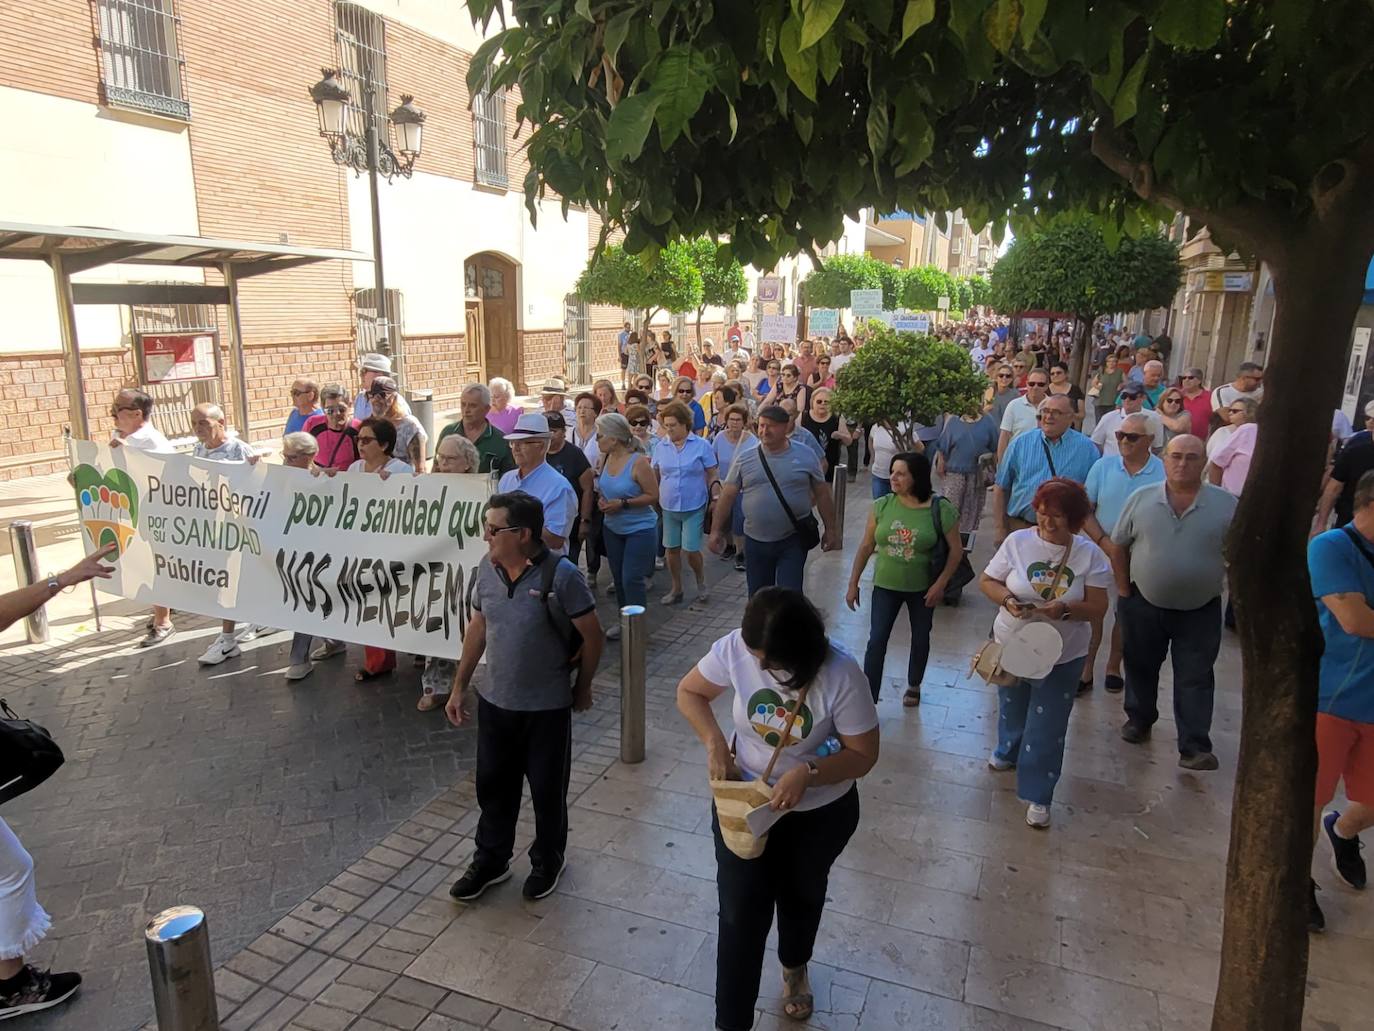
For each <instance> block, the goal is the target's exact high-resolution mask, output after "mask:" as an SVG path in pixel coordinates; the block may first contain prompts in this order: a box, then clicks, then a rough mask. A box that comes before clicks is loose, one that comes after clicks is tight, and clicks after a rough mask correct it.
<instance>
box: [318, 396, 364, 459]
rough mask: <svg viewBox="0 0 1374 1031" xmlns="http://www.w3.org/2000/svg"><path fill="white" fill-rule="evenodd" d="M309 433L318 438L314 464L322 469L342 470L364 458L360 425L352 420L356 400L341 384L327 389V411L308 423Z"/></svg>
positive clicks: (325, 401) (325, 399) (325, 409)
mask: <svg viewBox="0 0 1374 1031" xmlns="http://www.w3.org/2000/svg"><path fill="white" fill-rule="evenodd" d="M306 432H307V433H309V434H310V435H311V436H312V437H314V438H315V443H316V444H317V445H318V449H317V450H316V452H315V457H314V464H315V465H317V466H319V467H320V468H322V469H333V470H335V471H336V472H337V471H343V470H345V469H347V468H348V467H349V466H350V465H352V464H353V463H354V462H356V461H357V460H358V459H359V458H361V457H362V455H360V454H359V453H358V425H357V422H356V421H355V420H354V419H353V403H352V402H351V401H350V400H349V398H348V396H347V395H346V394H345V393H344V391H343V388H342V387H326V388H325V390H324V414H323V415H322V416H320V417H319V418H318V419H314V420H311V422H310V423H308V424H307V428H306Z"/></svg>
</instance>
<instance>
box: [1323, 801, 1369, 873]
mask: <svg viewBox="0 0 1374 1031" xmlns="http://www.w3.org/2000/svg"><path fill="white" fill-rule="evenodd" d="M1340 818H1341V814H1340V813H1337V812H1330V813H1327V814H1326V815H1325V816H1323V817H1322V826H1323V827H1325V828H1326V840H1327V841H1329V842H1331V853H1332V865H1333V866H1334V867H1335V868H1336V873H1338V874H1340V878H1341V880H1343V881H1345V883H1346V884H1348V885H1350V886H1351V887H1352V888H1354V889H1355V890H1356V891H1363V890H1364V884H1365V871H1364V860H1363V859H1361V858H1360V849H1362V848H1364V843H1363V842H1361V841H1360V836H1359V835H1358V834H1357V835H1355V836H1354V837H1353V838H1343V837H1341V836H1340V835H1339V834H1337V833H1336V821H1337V820H1339V819H1340Z"/></svg>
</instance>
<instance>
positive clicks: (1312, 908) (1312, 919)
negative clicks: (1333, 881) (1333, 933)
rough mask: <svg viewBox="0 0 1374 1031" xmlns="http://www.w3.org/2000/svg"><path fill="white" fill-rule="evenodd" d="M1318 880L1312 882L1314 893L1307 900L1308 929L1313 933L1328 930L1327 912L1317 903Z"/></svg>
mask: <svg viewBox="0 0 1374 1031" xmlns="http://www.w3.org/2000/svg"><path fill="white" fill-rule="evenodd" d="M1319 890H1320V889H1319V888H1318V887H1317V882H1316V881H1313V882H1312V895H1311V897H1310V898H1309V899H1308V900H1307V929H1308V930H1309V931H1310V932H1312V933H1313V934H1321V933H1322V932H1323V931H1325V930H1326V914H1325V913H1323V912H1322V907H1321V906H1319V905H1317V892H1318V891H1319Z"/></svg>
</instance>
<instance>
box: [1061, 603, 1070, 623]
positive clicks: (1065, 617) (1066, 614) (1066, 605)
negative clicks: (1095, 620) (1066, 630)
mask: <svg viewBox="0 0 1374 1031" xmlns="http://www.w3.org/2000/svg"><path fill="white" fill-rule="evenodd" d="M1060 604H1062V605H1063V606H1064V614H1063V615H1062V616H1060V617H1059V622H1061V623H1064V622H1067V621H1068V618H1069V615H1070V613H1069V603H1068V602H1061V603H1060Z"/></svg>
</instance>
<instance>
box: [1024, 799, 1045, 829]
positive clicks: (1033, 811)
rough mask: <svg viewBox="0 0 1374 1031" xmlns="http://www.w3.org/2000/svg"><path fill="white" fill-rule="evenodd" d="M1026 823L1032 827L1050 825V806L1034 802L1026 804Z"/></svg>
mask: <svg viewBox="0 0 1374 1031" xmlns="http://www.w3.org/2000/svg"><path fill="white" fill-rule="evenodd" d="M1026 823H1028V824H1030V825H1031V826H1032V827H1048V826H1049V825H1050V807H1049V806H1047V805H1036V804H1035V803H1034V802H1032V803H1031V804H1030V805H1028V806H1026Z"/></svg>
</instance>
